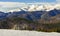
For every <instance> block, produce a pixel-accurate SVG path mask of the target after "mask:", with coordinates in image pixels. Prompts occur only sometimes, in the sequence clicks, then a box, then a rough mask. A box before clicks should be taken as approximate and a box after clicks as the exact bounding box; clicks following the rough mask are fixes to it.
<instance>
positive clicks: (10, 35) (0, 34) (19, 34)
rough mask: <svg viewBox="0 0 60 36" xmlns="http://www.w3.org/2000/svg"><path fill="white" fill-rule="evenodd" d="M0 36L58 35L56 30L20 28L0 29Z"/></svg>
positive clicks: (59, 34)
mask: <svg viewBox="0 0 60 36" xmlns="http://www.w3.org/2000/svg"><path fill="white" fill-rule="evenodd" d="M0 36H60V33H56V32H51V33H47V32H37V31H21V30H0Z"/></svg>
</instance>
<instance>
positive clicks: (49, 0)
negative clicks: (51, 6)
mask: <svg viewBox="0 0 60 36" xmlns="http://www.w3.org/2000/svg"><path fill="white" fill-rule="evenodd" d="M0 2H25V3H28V2H49V3H50V2H56V0H0Z"/></svg>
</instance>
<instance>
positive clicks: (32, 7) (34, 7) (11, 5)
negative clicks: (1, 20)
mask: <svg viewBox="0 0 60 36" xmlns="http://www.w3.org/2000/svg"><path fill="white" fill-rule="evenodd" d="M54 8H56V9H60V4H57V3H56V4H50V3H45V4H44V3H22V2H0V11H2V12H13V11H21V9H22V10H24V11H38V10H46V11H50V10H53V9H54Z"/></svg>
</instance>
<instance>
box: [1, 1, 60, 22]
mask: <svg viewBox="0 0 60 36" xmlns="http://www.w3.org/2000/svg"><path fill="white" fill-rule="evenodd" d="M7 3H8V2H6V3H2V2H0V6H1V7H0V20H1V19H6V18H10V17H21V18H25V19H28V20H32V21H38V22H39V21H40V22H42V21H41V20H45V21H49V20H52V19H54V17H57V16H58V17H57V18H60V16H59V15H60V4H24V3H14V4H13V3H8V4H7ZM52 17H53V18H52ZM57 18H55V19H57ZM55 19H54V20H55ZM59 20H60V19H59Z"/></svg>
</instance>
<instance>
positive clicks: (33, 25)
mask: <svg viewBox="0 0 60 36" xmlns="http://www.w3.org/2000/svg"><path fill="white" fill-rule="evenodd" d="M0 29H14V30H37V31H44V32H60V22H59V23H56V24H55V23H54V24H53V23H48V24H47V23H45V24H44V23H38V22H37V21H36V22H35V21H31V20H27V19H25V18H20V17H12V18H6V19H4V20H0Z"/></svg>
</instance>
